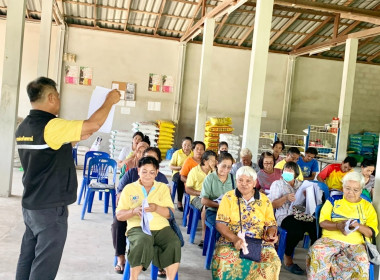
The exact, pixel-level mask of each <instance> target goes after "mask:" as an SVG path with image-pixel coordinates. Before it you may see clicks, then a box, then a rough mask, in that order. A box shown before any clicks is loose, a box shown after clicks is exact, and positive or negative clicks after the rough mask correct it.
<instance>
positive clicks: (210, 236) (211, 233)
mask: <svg viewBox="0 0 380 280" xmlns="http://www.w3.org/2000/svg"><path fill="white" fill-rule="evenodd" d="M216 233H217V231H216V228H215V227H214V226H213V225H212V224H210V223H209V222H207V221H206V232H205V240H204V244H203V251H202V256H206V260H205V266H204V268H205V269H207V270H210V267H211V261H212V256H213V254H214V249H215V243H216Z"/></svg>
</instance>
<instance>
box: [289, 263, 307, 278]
mask: <svg viewBox="0 0 380 280" xmlns="http://www.w3.org/2000/svg"><path fill="white" fill-rule="evenodd" d="M284 268H285V269H286V270H287V271H289V272H291V273H293V274H297V275H303V274H305V271H303V269H302V268H300V267H299V266H298V265H297V264H295V263H294V264H292V265H290V266H287V265H284Z"/></svg>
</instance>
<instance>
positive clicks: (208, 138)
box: [205, 137, 219, 142]
mask: <svg viewBox="0 0 380 280" xmlns="http://www.w3.org/2000/svg"><path fill="white" fill-rule="evenodd" d="M205 142H219V137H206V138H205Z"/></svg>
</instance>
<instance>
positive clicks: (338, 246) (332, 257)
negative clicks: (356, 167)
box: [306, 172, 378, 279]
mask: <svg viewBox="0 0 380 280" xmlns="http://www.w3.org/2000/svg"><path fill="white" fill-rule="evenodd" d="M364 184H365V181H364V178H363V176H362V175H360V174H359V173H357V172H350V173H348V174H346V175H345V176H344V177H343V197H338V198H336V199H334V197H332V198H329V199H328V200H327V201H326V202H325V204H324V205H323V207H322V210H321V213H320V217H319V225H320V226H321V227H322V238H320V239H318V240H317V241H316V242H315V243H314V245H313V246H312V247H311V248H310V250H309V254H308V257H307V260H306V264H307V277H308V279H338V278H339V279H368V277H369V275H368V271H369V262H368V256H367V252H366V249H365V246H364V237H363V235H364V236H365V237H367V238H370V237H372V238H375V235H377V234H378V228H377V225H378V224H377V214H376V211H375V209H374V207H373V206H372V204H371V203H369V202H368V201H366V200H364V199H362V198H361V197H360V194H361V193H362V189H363V187H364ZM348 220H351V222H350V226H349V228H348V230H349V232H347V231H346V229H345V225H346V223H347V221H348ZM355 229H356V230H355ZM351 230H354V231H352V232H350V231H351Z"/></svg>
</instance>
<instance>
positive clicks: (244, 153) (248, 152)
mask: <svg viewBox="0 0 380 280" xmlns="http://www.w3.org/2000/svg"><path fill="white" fill-rule="evenodd" d="M240 156H241V157H246V156H250V157H251V156H252V152H251V150H250V149H248V148H244V149H241V151H240Z"/></svg>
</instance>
